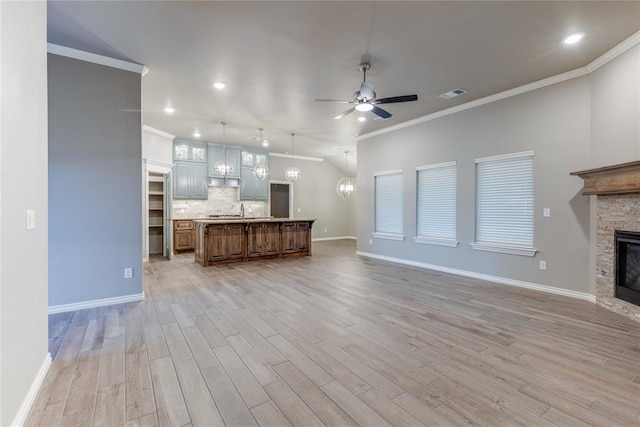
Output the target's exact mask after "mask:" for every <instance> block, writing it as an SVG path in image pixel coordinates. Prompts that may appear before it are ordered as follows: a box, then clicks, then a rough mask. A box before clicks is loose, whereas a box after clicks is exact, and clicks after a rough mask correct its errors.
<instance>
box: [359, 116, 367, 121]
mask: <svg viewBox="0 0 640 427" xmlns="http://www.w3.org/2000/svg"><path fill="white" fill-rule="evenodd" d="M365 120H367V118H366V117H362V116H360V117H358V121H359V122H364V121H365Z"/></svg>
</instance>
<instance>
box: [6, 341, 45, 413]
mask: <svg viewBox="0 0 640 427" xmlns="http://www.w3.org/2000/svg"><path fill="white" fill-rule="evenodd" d="M50 366H51V353H47V355H46V356H45V358H44V361H43V362H42V365H40V369H39V370H38V374H37V375H36V377H35V378H34V379H33V382H32V383H31V387H29V391H28V392H27V395H26V396H25V397H24V399H23V400H22V404H21V405H20V409H19V410H18V413H17V414H16V416H15V417H14V418H13V422H12V423H11V425H12V426H23V425H24V423H25V422H26V421H27V416H28V415H29V411H31V407H32V406H33V404H34V402H35V401H36V397H38V392H39V391H40V387H41V386H42V383H43V382H44V378H45V377H46V376H47V372H49V367H50Z"/></svg>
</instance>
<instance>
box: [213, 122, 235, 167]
mask: <svg viewBox="0 0 640 427" xmlns="http://www.w3.org/2000/svg"><path fill="white" fill-rule="evenodd" d="M220 124H222V142H223V143H224V141H225V138H224V137H225V126H227V122H220ZM213 167H214V168H215V170H216V172H217V173H218V175H220V176H222V177H223V178H225V179H226V178H227V177H228V176H229V175H232V174H233V165H232V164H231V163H229V162H227V161H226V160H225V159H222V160H219V161H218V162H216V164H215V165H214V166H213Z"/></svg>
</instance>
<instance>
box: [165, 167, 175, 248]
mask: <svg viewBox="0 0 640 427" xmlns="http://www.w3.org/2000/svg"><path fill="white" fill-rule="evenodd" d="M171 181H172V177H171V172H169V173H168V174H166V175H165V176H164V218H165V224H164V256H165V257H166V258H169V259H171V258H173V222H172V218H173V211H172V207H173V185H172V182H171Z"/></svg>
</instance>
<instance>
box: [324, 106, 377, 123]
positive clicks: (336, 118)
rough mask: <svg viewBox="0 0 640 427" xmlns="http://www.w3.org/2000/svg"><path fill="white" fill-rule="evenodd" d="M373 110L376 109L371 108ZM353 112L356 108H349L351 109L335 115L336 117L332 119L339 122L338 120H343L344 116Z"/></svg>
mask: <svg viewBox="0 0 640 427" xmlns="http://www.w3.org/2000/svg"><path fill="white" fill-rule="evenodd" d="M373 108H376V107H373ZM355 110H356V107H351V108H349V109H348V110H347V111H345V112H343V113H341V114H338V115H337V116H335V117H334V118H333V119H334V120H339V119H341V118H343V117H344V116H346V115H347V114H351V113H353V112H354V111H355Z"/></svg>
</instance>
